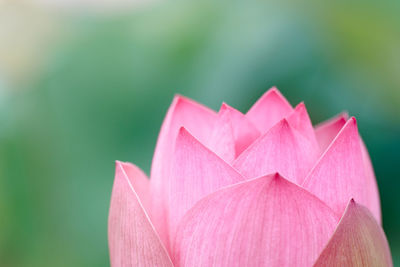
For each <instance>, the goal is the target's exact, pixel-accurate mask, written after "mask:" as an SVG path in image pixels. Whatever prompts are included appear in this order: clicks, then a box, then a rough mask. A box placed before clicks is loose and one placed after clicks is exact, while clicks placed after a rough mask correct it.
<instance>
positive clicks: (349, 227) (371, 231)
mask: <svg viewBox="0 0 400 267" xmlns="http://www.w3.org/2000/svg"><path fill="white" fill-rule="evenodd" d="M314 266H316V267H317V266H324V267H333V266H338V267H340V266H359V267H366V266H367V267H368V266H370V267H372V266H376V267H386V266H393V263H392V257H391V255H390V249H389V245H388V242H387V240H386V237H385V233H384V232H383V230H382V228H381V227H380V226H379V224H378V223H377V222H376V220H375V219H374V217H373V215H372V214H371V212H370V211H369V210H368V209H367V208H365V207H363V206H361V205H358V204H357V203H355V202H354V200H351V201H350V203H349V204H348V206H347V208H346V211H345V213H344V215H343V217H342V219H341V220H340V222H339V225H338V227H337V229H336V231H335V233H334V234H333V236H332V238H331V240H330V241H329V243H328V245H327V246H326V247H325V249H324V251H323V252H322V253H321V255H320V256H319V258H318V260H317V261H316V263H315V265H314Z"/></svg>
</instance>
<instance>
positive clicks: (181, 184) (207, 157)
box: [169, 128, 244, 234]
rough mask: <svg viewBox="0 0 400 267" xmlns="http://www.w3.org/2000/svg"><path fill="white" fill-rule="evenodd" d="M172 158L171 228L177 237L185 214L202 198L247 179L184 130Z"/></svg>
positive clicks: (181, 131) (171, 231) (179, 136)
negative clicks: (178, 225)
mask: <svg viewBox="0 0 400 267" xmlns="http://www.w3.org/2000/svg"><path fill="white" fill-rule="evenodd" d="M172 157H173V160H172V174H171V178H170V185H169V190H170V194H169V196H170V198H169V207H170V211H169V225H170V233H172V234H173V233H174V232H175V229H176V227H177V224H178V223H179V221H180V220H181V218H182V217H183V215H184V214H185V213H186V212H187V211H188V210H189V209H190V208H191V207H192V206H193V205H194V204H195V203H196V202H197V201H198V200H199V199H200V198H202V197H204V196H206V195H208V194H210V193H212V192H214V191H216V190H217V189H219V188H221V187H223V186H227V185H231V184H233V183H237V182H239V181H243V180H244V178H243V177H242V176H241V175H240V174H239V173H237V172H236V171H235V170H234V169H233V168H232V167H231V166H230V165H229V164H227V163H226V162H225V161H223V160H222V159H221V158H219V157H218V156H217V155H216V154H214V152H212V151H210V150H209V149H208V148H206V147H205V146H204V145H203V144H201V143H200V142H199V141H198V140H197V139H195V138H194V137H193V136H192V135H191V134H190V133H188V132H187V131H186V130H185V129H184V128H181V130H180V132H179V135H178V138H177V141H176V149H175V152H174V154H173V155H172Z"/></svg>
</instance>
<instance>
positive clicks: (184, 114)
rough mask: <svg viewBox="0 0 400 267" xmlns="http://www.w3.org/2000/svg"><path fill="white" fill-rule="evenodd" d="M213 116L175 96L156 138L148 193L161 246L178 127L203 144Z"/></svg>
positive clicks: (205, 110) (200, 107)
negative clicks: (150, 191) (149, 193)
mask: <svg viewBox="0 0 400 267" xmlns="http://www.w3.org/2000/svg"><path fill="white" fill-rule="evenodd" d="M216 116H217V115H216V113H215V112H214V111H212V110H210V109H208V108H206V107H204V106H202V105H200V104H198V103H195V102H194V101H192V100H189V99H187V98H184V97H182V96H176V97H175V98H174V101H173V102H172V104H171V107H170V108H169V110H168V113H167V115H166V117H165V119H164V122H163V125H162V127H161V131H160V135H159V137H158V141H157V146H156V150H155V152H154V157H153V162H152V168H151V179H150V183H151V190H152V195H153V205H152V213H151V218H152V221H153V223H154V226H155V227H156V229H157V231H158V233H159V235H160V237H161V239H162V240H163V241H164V244H167V243H168V241H167V228H166V226H165V219H166V207H165V203H166V202H167V198H168V195H167V194H168V183H169V182H168V180H167V179H168V177H169V172H170V166H171V154H172V151H173V149H174V146H175V145H174V143H175V140H176V136H177V134H178V131H179V128H180V127H182V126H185V127H186V128H187V129H189V130H190V131H191V132H192V133H193V134H194V135H195V136H196V137H197V138H199V139H200V140H202V142H204V141H205V140H206V139H207V138H208V135H209V133H210V131H211V129H212V127H213V125H214V121H215V119H216Z"/></svg>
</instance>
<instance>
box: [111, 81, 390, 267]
mask: <svg viewBox="0 0 400 267" xmlns="http://www.w3.org/2000/svg"><path fill="white" fill-rule="evenodd" d="M380 223H381V214H380V203H379V193H378V189H377V185H376V181H375V176H374V172H373V169H372V165H371V161H370V159H369V155H368V152H367V150H366V147H365V145H364V143H363V142H362V140H361V138H360V136H359V134H358V129H357V124H356V120H355V118H350V119H348V118H347V115H345V114H342V115H339V116H337V117H336V118H333V119H331V120H329V121H327V122H325V123H322V124H320V125H318V126H316V127H315V128H313V126H312V124H311V122H310V119H309V116H308V114H307V111H306V108H305V106H304V104H303V103H300V104H299V105H297V107H295V108H292V106H291V105H290V104H289V103H288V102H287V100H286V99H285V98H284V97H283V96H282V95H281V94H280V93H279V91H278V90H277V89H275V88H272V89H271V90H269V91H268V92H267V93H265V94H264V95H263V96H262V97H261V99H259V100H258V101H257V102H256V103H255V104H254V106H253V107H251V109H250V110H249V111H248V112H247V113H246V114H242V113H240V112H239V111H237V110H235V109H234V108H232V107H230V106H228V105H226V104H223V105H222V106H221V109H220V110H219V112H218V113H216V112H214V111H212V110H210V109H208V108H206V107H204V106H201V105H200V104H197V103H195V102H193V101H191V100H189V99H186V98H184V97H181V96H177V97H175V99H174V101H173V103H172V105H171V107H170V109H169V111H168V113H167V116H166V118H165V120H164V123H163V126H162V128H161V132H160V136H159V139H158V143H157V147H156V151H155V154H154V158H153V165H152V170H151V179H150V180H149V179H147V177H146V175H145V174H144V173H143V172H142V171H141V170H140V169H139V168H138V167H136V166H134V165H132V164H130V163H123V162H119V161H117V163H116V174H115V181H114V187H113V192H112V198H111V207H110V214H109V230H108V237H109V247H110V258H111V265H112V266H114V267H116V266H207V267H208V266H228V267H231V266H313V265H314V266H392V260H391V255H390V250H389V246H388V243H387V240H386V237H385V234H384V232H383V230H382V228H381V226H380Z"/></svg>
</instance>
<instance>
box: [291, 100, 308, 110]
mask: <svg viewBox="0 0 400 267" xmlns="http://www.w3.org/2000/svg"><path fill="white" fill-rule="evenodd" d="M294 109H295V110H301V109H306V104H304V101H301V102H300V103H299V104H297V106H296V107H295V108H294Z"/></svg>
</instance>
